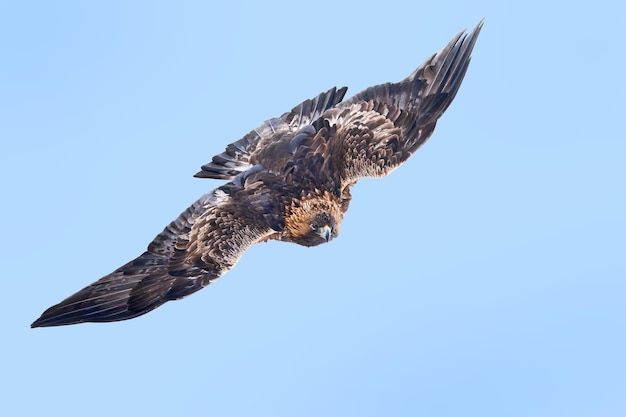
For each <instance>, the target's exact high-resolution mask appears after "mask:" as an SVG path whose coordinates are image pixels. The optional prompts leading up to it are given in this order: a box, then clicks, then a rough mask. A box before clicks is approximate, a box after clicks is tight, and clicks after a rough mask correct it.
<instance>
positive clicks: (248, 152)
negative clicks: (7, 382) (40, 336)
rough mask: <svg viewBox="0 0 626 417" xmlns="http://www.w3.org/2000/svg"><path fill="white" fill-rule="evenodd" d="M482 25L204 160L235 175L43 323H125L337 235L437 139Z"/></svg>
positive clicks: (302, 107)
mask: <svg viewBox="0 0 626 417" xmlns="http://www.w3.org/2000/svg"><path fill="white" fill-rule="evenodd" d="M481 28H482V22H480V23H479V24H478V25H477V26H476V28H475V29H474V31H473V32H471V33H469V34H467V33H464V32H462V33H459V34H458V35H456V36H455V37H454V38H453V39H452V40H451V41H450V43H448V45H446V46H445V47H444V48H443V49H442V50H441V51H439V52H438V53H436V54H434V55H432V56H431V57H430V58H428V59H427V60H426V61H425V62H424V63H423V64H422V65H420V66H419V67H418V68H417V69H416V70H415V71H413V72H412V73H411V75H409V76H408V77H407V78H405V79H404V80H402V81H400V82H396V83H385V84H380V85H376V86H373V87H370V88H367V89H365V90H364V91H361V92H360V93H358V94H356V95H354V96H353V97H351V98H350V99H348V100H346V101H342V100H343V98H344V95H345V93H346V90H347V89H346V88H345V87H343V88H331V89H330V90H328V91H326V92H324V93H321V94H319V95H318V96H317V97H315V98H313V99H310V100H305V101H304V102H302V103H300V104H299V105H297V106H296V107H294V108H293V109H292V110H291V111H289V112H287V113H284V114H283V115H282V116H280V117H278V118H275V119H270V120H268V121H266V122H264V123H263V124H262V125H261V126H259V127H258V128H256V129H253V130H252V131H251V132H250V133H249V134H247V135H246V136H244V137H243V138H241V139H240V140H238V141H236V142H233V143H231V144H229V145H228V146H227V147H226V150H225V151H224V152H222V153H221V154H219V155H216V156H214V157H213V159H212V160H211V162H209V163H207V164H206V165H204V166H202V169H201V171H200V172H198V173H197V174H196V177H201V178H216V179H222V180H227V181H228V182H227V183H225V184H223V185H222V186H220V187H218V188H216V189H215V190H213V191H211V192H209V193H207V194H206V195H204V196H202V197H201V198H200V199H199V200H198V201H196V202H194V203H193V204H192V205H191V206H190V207H189V208H187V210H185V211H184V212H183V213H182V214H181V215H180V216H179V217H178V218H177V219H176V220H174V221H173V222H172V223H170V224H169V225H168V226H167V227H166V228H165V229H164V230H163V231H162V232H161V233H160V234H159V235H158V236H157V237H156V238H155V239H154V240H153V241H152V242H151V243H150V244H149V245H148V248H147V250H146V252H144V253H143V254H141V255H140V256H139V257H137V258H136V259H134V260H132V261H130V262H128V263H127V264H126V265H124V266H122V267H120V268H118V269H117V270H115V271H113V272H112V273H110V274H109V275H106V276H105V277H103V278H101V279H99V280H98V281H96V282H94V283H92V284H91V285H88V286H87V287H85V288H83V289H82V290H80V291H78V292H77V293H75V294H74V295H72V296H70V297H69V298H67V299H65V300H63V301H61V302H60V303H59V304H57V305H54V306H52V307H50V308H49V309H47V310H46V311H45V312H44V313H43V314H42V315H41V317H40V318H39V319H37V320H36V321H35V322H34V323H33V324H32V327H45V326H60V325H67V324H76V323H83V322H110V321H118V320H126V319H130V318H133V317H137V316H140V315H142V314H145V313H147V312H149V311H151V310H153V309H155V308H157V307H159V306H160V305H162V304H164V303H166V302H168V301H170V300H176V299H179V298H182V297H185V296H187V295H189V294H191V293H194V292H196V291H198V290H200V289H202V288H204V287H206V286H207V285H209V284H210V283H212V282H213V281H215V280H217V279H218V278H219V277H221V276H222V275H223V274H224V273H226V272H227V271H229V270H230V269H231V268H232V267H233V266H234V265H235V264H236V263H237V262H238V261H239V259H240V258H241V256H242V255H243V253H244V252H245V251H246V250H247V249H248V248H249V247H250V246H251V245H253V244H255V243H257V242H262V241H266V240H269V239H272V240H280V241H285V242H292V243H297V244H300V245H304V246H316V245H319V244H322V243H326V242H328V241H330V240H332V239H333V238H334V237H336V236H337V235H338V234H339V228H340V225H341V221H342V219H343V216H344V214H345V212H346V211H347V210H348V206H349V203H350V200H351V195H350V187H351V186H352V185H354V184H355V183H356V182H357V181H358V180H359V179H360V178H363V177H383V176H385V175H387V174H389V173H390V172H391V171H392V170H394V169H395V168H397V167H398V166H399V165H401V164H402V163H404V162H405V161H406V160H407V159H408V158H409V157H410V156H411V155H412V154H413V153H414V152H415V151H416V150H417V149H418V148H419V147H420V146H421V145H423V144H424V143H425V142H426V140H427V139H428V138H429V137H430V136H431V134H432V133H433V130H434V129H435V125H436V123H437V120H438V119H439V118H440V117H441V115H442V114H443V113H444V111H445V110H446V109H447V108H448V106H449V105H450V103H451V102H452V100H453V99H454V97H455V96H456V94H457V92H458V90H459V87H460V85H461V82H462V81H463V78H464V76H465V73H466V71H467V68H468V66H469V63H470V58H471V53H472V50H473V48H474V44H475V43H476V39H477V38H478V35H479V33H480V30H481Z"/></svg>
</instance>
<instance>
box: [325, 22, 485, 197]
mask: <svg viewBox="0 0 626 417" xmlns="http://www.w3.org/2000/svg"><path fill="white" fill-rule="evenodd" d="M482 24H483V23H482V21H481V22H480V23H479V24H478V26H476V28H475V29H474V31H473V32H472V33H470V34H469V35H468V34H465V33H464V32H461V33H459V34H458V35H456V36H455V37H454V38H453V39H452V40H451V41H450V43H449V44H448V45H447V46H446V47H445V48H443V49H442V50H441V51H439V52H438V53H436V54H434V55H433V56H432V57H431V58H429V59H428V60H426V62H424V63H423V64H422V65H420V66H419V67H418V68H417V69H416V70H415V71H414V72H413V73H412V74H411V75H410V76H409V77H407V78H406V79H404V80H402V81H401V82H399V83H387V84H381V85H377V86H374V87H370V88H368V89H366V90H364V91H362V92H360V93H358V94H356V95H355V96H353V97H351V98H350V99H349V100H347V101H345V102H344V103H341V104H340V105H338V106H337V107H335V108H333V109H330V110H328V111H327V112H326V113H324V114H323V115H322V117H320V118H319V119H318V120H316V121H315V122H314V123H313V126H314V127H315V129H316V131H317V135H318V136H325V137H327V138H328V141H329V144H330V145H331V146H329V148H328V149H329V150H332V154H329V155H328V158H329V159H333V158H334V164H332V165H333V166H334V167H335V169H336V170H338V171H339V175H340V176H341V178H342V183H343V184H344V186H349V185H351V184H353V183H354V182H355V181H356V180H358V179H359V178H362V177H382V176H385V175H387V174H388V173H389V172H391V171H392V170H393V169H395V168H397V167H398V166H399V165H401V164H402V163H403V162H405V161H406V160H407V159H408V158H409V157H410V156H411V155H412V154H413V153H414V152H415V151H416V150H417V149H418V148H419V147H420V146H421V145H422V144H424V143H425V142H426V140H427V139H428V138H429V137H430V135H431V134H432V133H433V130H434V129H435V125H436V123H437V119H439V117H441V115H442V114H443V113H444V111H445V110H446V109H447V108H448V106H449V105H450V103H451V102H452V100H453V99H454V97H455V95H456V93H457V91H458V90H459V87H460V85H461V82H462V81H463V77H464V76H465V73H466V71H467V68H468V66H469V63H470V55H471V52H472V49H473V47H474V44H475V43H476V39H477V38H478V34H479V33H480V30H481V28H482ZM330 142H334V144H331V143H330Z"/></svg>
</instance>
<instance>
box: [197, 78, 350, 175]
mask: <svg viewBox="0 0 626 417" xmlns="http://www.w3.org/2000/svg"><path fill="white" fill-rule="evenodd" d="M347 90H348V88H347V87H342V88H340V89H337V88H336V87H333V88H331V89H330V90H328V91H326V92H325V93H321V94H319V95H318V96H317V97H315V98H313V99H309V100H305V101H304V102H302V103H300V104H299V105H297V106H296V107H294V108H293V109H292V110H291V111H289V112H287V113H284V114H283V115H282V116H280V117H279V118H274V119H270V120H267V121H265V122H264V123H263V124H262V125H261V126H259V127H258V128H256V129H254V130H252V131H251V132H250V133H248V134H247V135H246V136H244V137H243V138H241V139H239V140H238V141H236V142H233V143H231V144H229V145H228V146H226V150H225V151H224V152H222V153H221V154H219V155H215V156H214V157H213V159H212V161H211V162H209V163H208V164H205V165H203V166H202V168H201V171H199V172H198V173H196V174H195V175H194V177H198V178H216V179H231V178H233V177H235V176H236V175H238V174H239V173H241V172H244V171H246V170H248V169H250V168H251V167H252V166H254V165H255V164H256V163H258V162H259V161H256V160H255V158H254V155H255V153H256V152H257V151H258V150H260V149H262V148H263V147H264V146H265V145H267V144H268V143H272V142H274V141H275V140H278V139H280V138H281V137H283V136H284V135H285V134H289V133H294V132H296V131H298V130H299V129H300V128H301V127H303V126H306V125H309V124H311V122H312V121H313V120H315V119H317V118H318V117H319V116H320V115H321V114H322V113H324V112H325V111H326V110H328V109H330V108H333V107H334V106H336V105H337V104H338V103H339V102H341V100H343V97H344V96H345V94H346V91H347Z"/></svg>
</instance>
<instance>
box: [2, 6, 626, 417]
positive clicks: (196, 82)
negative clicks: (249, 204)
mask: <svg viewBox="0 0 626 417" xmlns="http://www.w3.org/2000/svg"><path fill="white" fill-rule="evenodd" d="M422 3H424V2H408V1H407V2H397V1H385V2H376V3H373V2H361V3H360V5H358V6H357V5H356V3H353V2H347V3H345V4H344V3H341V2H337V1H333V2H327V1H317V2H315V3H310V2H309V3H305V2H301V3H299V2H288V3H280V2H264V3H263V4H262V5H261V4H260V5H256V6H251V5H246V4H242V3H239V2H235V1H232V2H229V4H228V5H212V6H210V5H209V2H180V3H177V5H176V6H174V3H173V2H172V4H167V3H164V2H39V3H37V2H2V3H0V39H2V40H1V41H0V63H1V65H0V138H1V143H2V152H1V153H0V159H1V161H2V163H1V164H0V170H1V172H0V174H1V176H0V178H1V180H0V181H2V190H3V193H4V195H5V196H6V198H5V201H4V204H3V205H2V209H1V210H2V217H3V218H4V219H5V223H4V227H3V230H4V236H5V238H4V239H2V241H1V242H0V245H1V248H0V249H1V250H0V253H1V254H2V255H1V256H2V265H3V274H2V277H3V281H2V282H3V295H4V297H3V301H2V303H0V309H1V311H0V320H1V325H2V329H3V333H4V335H3V338H2V339H3V349H2V352H3V355H2V360H1V364H2V372H0V375H1V376H0V378H1V380H2V382H3V389H2V390H3V395H2V397H3V400H2V401H1V402H0V415H11V416H36V415H46V416H61V415H62V416H85V415H89V416H111V415H135V416H143V415H150V416H161V415H163V416H166V415H185V416H220V417H227V416H359V417H363V416H428V417H439V416H441V417H443V416H481V417H486V416H509V417H515V416H525V417H528V416H533V417H539V416H546V417H553V416H569V417H577V416H581V417H582V416H594V417H599V416H607V417H608V416H624V415H626V355H625V354H624V352H626V336H625V332H624V329H625V326H626V303H625V302H624V294H625V291H626V256H625V253H626V251H625V249H626V193H624V179H625V178H626V141H625V139H626V122H625V119H624V110H626V108H625V105H624V96H625V93H626V85H625V82H624V81H623V67H624V62H623V59H624V57H623V51H624V44H623V41H622V37H623V35H622V31H623V28H624V27H625V26H626V19H625V18H624V16H626V13H625V12H624V9H623V6H621V5H619V4H618V2H612V3H611V2H603V1H597V2H588V3H586V4H584V5H583V4H580V5H574V4H568V5H567V6H565V5H564V4H562V3H555V4H554V5H551V4H550V3H549V2H534V1H529V2H518V3H517V4H506V3H504V2H490V1H477V2H428V4H422ZM483 17H484V18H485V19H486V20H485V27H484V29H483V32H482V34H481V36H480V38H479V40H478V43H477V45H476V48H475V51H474V55H473V61H472V64H471V66H470V69H469V72H468V74H467V77H466V79H465V81H464V84H463V86H462V87H461V90H460V92H459V94H458V96H457V97H456V99H455V102H454V103H453V104H452V106H451V107H450V108H449V110H448V111H447V113H446V114H445V115H444V117H443V118H442V119H441V120H440V123H439V125H438V126H437V129H436V131H435V134H434V135H433V137H432V138H431V140H430V141H429V142H428V143H427V144H426V145H425V146H424V147H423V148H422V149H421V150H420V151H419V152H418V153H417V154H416V155H415V156H414V157H413V158H411V159H410V160H409V161H408V163H406V164H405V165H404V166H402V167H401V168H400V169H398V170H397V171H395V172H394V173H393V174H392V175H391V176H389V177H387V178H385V179H382V180H363V181H361V182H359V184H357V186H356V187H355V188H354V189H353V196H354V200H353V202H352V205H351V208H350V211H349V212H348V214H347V216H346V218H345V219H344V223H343V225H342V228H341V236H340V237H339V238H338V239H336V240H334V241H333V242H331V243H330V244H328V245H323V246H320V247H316V248H303V247H298V246H296V245H288V244H281V243H278V242H271V243H267V244H262V245H256V246H255V247H253V248H252V249H251V250H250V251H249V252H248V253H246V254H245V255H244V257H243V258H242V260H241V261H240V263H239V264H238V265H237V266H236V267H235V268H234V269H233V270H232V271H231V272H230V273H228V274H227V275H226V276H225V277H224V278H223V279H221V280H220V281H218V282H217V283H215V284H214V285H212V286H211V287H209V288H207V289H205V290H203V291H201V292H199V293H197V294H194V295H192V296H190V297H189V298H186V299H185V300H183V301H178V302H172V303H168V304H167V305H165V306H163V307H161V308H159V309H157V310H155V311H154V312H152V313H150V314H148V315H145V316H143V317H140V318H138V319H135V320H130V321H126V322H120V323H113V324H84V325H79V326H69V327H60V328H51V329H36V330H31V329H29V325H30V323H31V322H32V321H33V320H34V319H36V318H37V317H38V316H39V314H40V313H41V312H42V311H43V310H44V309H45V308H47V307H49V306H50V305H52V304H54V303H57V302H59V301H60V300H62V299H63V298H65V297H67V296H68V295H70V294H72V293H73V292H75V291H76V290H78V289H80V288H82V287H84V286H85V285H87V284H89V283H91V282H92V281H95V280H96V279H98V278H100V277H101V276H103V275H105V274H107V273H109V272H111V271H112V270H113V269H115V268H117V267H118V266H120V265H122V264H124V263H125V262H126V261H128V260H130V259H132V258H134V257H135V256H137V255H139V254H140V253H141V252H142V251H143V250H144V248H145V247H146V245H147V243H148V242H149V241H150V240H151V239H152V238H153V237H154V236H155V235H156V234H157V233H158V232H160V231H161V230H162V228H163V227H164V226H165V225H166V224H167V223H168V222H169V221H171V220H172V219H173V218H175V217H176V216H177V215H178V214H179V213H180V212H181V211H183V210H184V209H185V208H186V207H187V206H188V205H189V204H190V203H191V202H193V201H194V200H195V199H196V198H198V197H199V196H200V195H201V194H203V193H204V192H206V191H208V190H210V189H212V188H214V187H215V186H217V185H219V184H220V183H219V182H212V181H210V180H200V179H195V178H192V175H193V174H194V173H195V172H196V171H197V170H198V168H199V166H200V165H202V164H203V163H206V162H208V161H209V160H210V158H211V156H213V155H214V154H216V153H219V152H221V151H222V150H223V148H224V146H225V145H226V144H227V143H229V142H230V141H232V140H236V139H238V138H239V137H241V136H242V135H243V134H245V133H247V132H248V131H249V130H250V129H252V128H254V127H256V126H258V125H259V124H260V123H261V122H262V121H263V120H265V119H268V118H270V117H274V116H278V115H280V114H281V113H283V112H284V111H286V110H288V109H290V108H291V107H293V106H294V105H296V104H297V103H299V102H300V101H302V100H304V99H306V98H308V97H313V96H314V95H316V94H317V93H319V92H320V91H325V90H327V89H328V88H330V87H332V86H335V85H336V86H343V85H348V86H349V87H350V90H349V93H348V94H349V95H351V94H354V93H356V92H358V91H360V90H361V89H363V88H365V87H367V86H369V85H373V84H378V83H382V82H386V81H395V80H399V79H402V78H404V77H405V76H406V75H408V74H409V73H410V72H411V71H413V69H414V68H415V67H416V66H417V65H419V64H420V63H421V62H422V61H423V60H424V59H425V58H426V57H428V56H430V55H431V54H432V53H434V52H436V51H437V50H439V49H440V48H441V47H443V46H444V45H445V44H446V43H447V42H448V41H449V39H450V38H451V37H452V36H453V35H454V34H456V33H457V32H458V31H459V30H461V29H463V28H472V27H473V26H474V25H475V24H476V23H477V22H478V21H479V20H480V19H481V18H483Z"/></svg>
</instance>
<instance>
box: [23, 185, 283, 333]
mask: <svg viewBox="0 0 626 417" xmlns="http://www.w3.org/2000/svg"><path fill="white" fill-rule="evenodd" d="M261 175H262V173H258V174H255V173H253V175H252V177H251V178H247V177H245V176H243V175H242V176H240V177H237V178H235V180H234V181H233V182H230V183H228V184H226V185H224V186H222V187H220V188H218V189H216V190H214V191H213V192H211V193H208V194H206V195H204V196H203V197H202V198H200V199H199V200H198V201H196V202H195V203H193V204H192V205H191V207H189V208H188V209H187V210H185V212H183V213H182V214H181V215H180V216H179V217H178V218H177V219H176V220H174V221H173V222H172V223H170V224H169V225H168V226H167V227H166V228H165V229H164V230H163V232H161V233H160V234H159V235H158V236H157V237H156V238H155V239H154V240H153V241H152V243H150V245H149V246H148V250H147V251H146V252H144V253H143V254H142V255H141V256H139V257H138V258H136V259H134V260H132V261H130V262H129V263H127V264H126V265H124V266H122V267H121V268H119V269H117V270H115V271H114V272H112V273H111V274H109V275H107V276H105V277H103V278H101V279H100V280H98V281H96V282H94V283H93V284H91V285H89V286H88V287H85V288H83V289H82V290H80V291H79V292H77V293H76V294H74V295H72V296H70V297H69V298H67V299H65V300H63V301H62V302H61V303H59V304H57V305H55V306H53V307H50V308H49V309H48V310H46V311H45V312H44V313H43V314H42V315H41V317H40V318H39V319H37V320H36V321H35V322H34V323H33V324H32V325H31V327H45V326H60V325H65V324H75V323H82V322H109V321H118V320H125V319H130V318H133V317H137V316H140V315H142V314H145V313H147V312H149V311H151V310H153V309H155V308H157V307H159V306H160V305H162V304H164V303H165V302H167V301H170V300H176V299H179V298H182V297H185V296H186V295H189V294H191V293H193V292H196V291H198V290H200V289H202V288H204V287H206V286H207V285H209V284H210V283H211V282H213V281H215V280H216V279H218V278H219V277H220V276H221V275H222V274H224V273H225V272H226V271H228V270H229V269H230V268H232V267H233V266H234V265H235V264H236V263H237V261H238V260H239V258H240V256H241V255H242V254H243V253H244V252H245V251H246V249H247V248H248V247H249V246H251V245H252V244H254V243H256V242H258V241H260V240H263V239H265V238H268V237H269V236H271V235H272V234H273V233H274V229H273V228H280V227H281V224H280V222H282V216H281V213H280V208H279V205H278V204H277V202H276V194H275V193H272V192H271V190H270V188H268V187H265V186H259V185H263V178H262V176H261Z"/></svg>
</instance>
